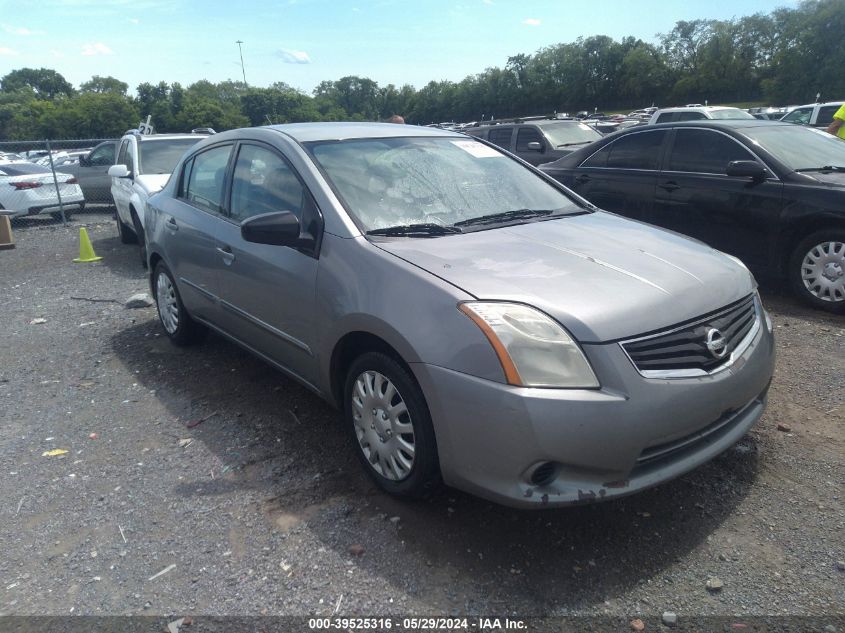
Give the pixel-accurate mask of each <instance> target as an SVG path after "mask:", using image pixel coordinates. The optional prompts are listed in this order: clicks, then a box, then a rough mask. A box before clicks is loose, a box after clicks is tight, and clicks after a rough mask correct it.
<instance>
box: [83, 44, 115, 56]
mask: <svg viewBox="0 0 845 633" xmlns="http://www.w3.org/2000/svg"><path fill="white" fill-rule="evenodd" d="M82 54H83V55H85V56H86V57H91V56H93V55H111V54H112V50H111V49H110V48H109V47H108V46H106V45H105V44H103V43H102V42H96V43H95V44H83V45H82Z"/></svg>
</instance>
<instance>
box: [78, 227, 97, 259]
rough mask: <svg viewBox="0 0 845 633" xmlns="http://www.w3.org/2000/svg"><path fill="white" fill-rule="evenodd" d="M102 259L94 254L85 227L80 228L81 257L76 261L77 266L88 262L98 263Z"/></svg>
mask: <svg viewBox="0 0 845 633" xmlns="http://www.w3.org/2000/svg"><path fill="white" fill-rule="evenodd" d="M101 259H103V258H102V257H97V253H95V252H94V247H93V246H91V240H90V239H89V238H88V231H86V230H85V227H84V226H81V227H79V257H78V258H76V259H74V260H73V261H75V262H76V263H77V264H79V263H87V262H98V261H100V260H101Z"/></svg>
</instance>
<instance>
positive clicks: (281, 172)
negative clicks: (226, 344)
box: [217, 142, 322, 384]
mask: <svg viewBox="0 0 845 633" xmlns="http://www.w3.org/2000/svg"><path fill="white" fill-rule="evenodd" d="M234 165H235V167H234V177H233V180H232V186H231V196H230V202H229V211H228V214H227V217H226V220H225V221H224V222H223V223H222V226H221V231H220V234H219V236H218V244H217V255H218V266H222V268H221V273H220V309H221V324H222V326H223V328H224V329H226V330H227V331H229V332H230V333H231V334H232V335H233V336H235V337H237V338H238V339H239V340H241V341H242V342H244V343H246V344H247V345H248V346H249V347H251V348H252V349H253V350H255V351H256V352H258V353H259V354H261V355H263V356H265V357H267V358H269V359H270V360H272V361H274V362H276V363H278V364H279V365H282V366H284V367H286V368H287V369H289V370H291V371H292V372H293V373H294V374H296V375H297V376H299V377H300V378H302V379H304V380H305V381H307V382H309V383H311V384H314V383H316V381H317V364H316V360H315V356H314V351H315V349H316V347H317V345H316V338H317V332H316V329H315V319H314V314H315V313H316V306H315V301H316V297H315V293H316V284H317V263H318V259H317V253H316V252H314V251H312V250H309V249H296V248H291V247H287V246H275V245H270V244H255V243H252V242H247V241H245V240H244V239H243V237H242V236H241V222H243V221H244V220H246V219H248V218H251V217H253V216H255V215H259V214H263V213H270V212H274V211H291V212H293V213H294V214H295V215H296V216H297V217H298V218H299V220H300V224H301V226H302V227H303V230H305V231H307V232H309V233H311V234H312V235H314V236H315V237H316V236H318V235H319V233H320V231H321V230H322V219H321V216H320V213H319V211H318V209H317V205H316V203H315V202H314V199H313V198H312V196H311V194H310V193H309V191H308V189H307V188H306V187H305V185H304V184H303V182H302V181H301V179H300V178H299V176H298V174H297V173H296V171H295V170H294V168H293V167H292V165H291V164H290V163H289V162H288V161H287V160H286V159H285V158H284V157H283V156H282V155H281V154H280V153H279V152H278V151H277V150H276V149H274V148H272V147H270V146H268V145H264V144H261V143H257V142H250V143H241V144H240V146H239V149H238V151H237V157H236V160H235V163H234Z"/></svg>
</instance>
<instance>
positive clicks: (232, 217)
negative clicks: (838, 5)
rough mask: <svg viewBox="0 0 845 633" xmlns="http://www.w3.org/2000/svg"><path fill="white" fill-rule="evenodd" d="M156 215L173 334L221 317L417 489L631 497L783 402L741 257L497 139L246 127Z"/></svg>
mask: <svg viewBox="0 0 845 633" xmlns="http://www.w3.org/2000/svg"><path fill="white" fill-rule="evenodd" d="M147 211H148V215H147V226H146V232H147V238H148V257H149V270H150V283H151V287H152V290H153V294H154V296H155V297H156V299H157V302H158V311H159V315H160V317H161V322H162V325H163V327H164V330H165V332H166V333H167V335H168V336H169V337H170V339H171V340H172V341H173V342H174V343H176V344H180V345H181V344H188V343H192V342H195V341H197V340H199V339H201V338H202V335H203V334H204V333H205V332H206V331H207V330H208V329H213V330H215V331H216V332H218V333H219V334H222V335H223V336H225V337H227V338H229V339H231V340H232V341H234V342H236V343H237V344H239V345H242V346H243V347H245V348H246V349H248V350H250V351H251V352H253V353H255V354H256V355H258V356H259V357H261V358H262V359H264V360H265V361H267V362H268V363H270V364H271V365H273V366H274V367H276V368H278V369H279V370H281V371H282V372H284V373H285V374H287V375H289V376H291V377H293V378H294V379H296V380H298V381H299V382H301V383H302V384H304V385H305V386H307V387H308V388H310V389H312V390H313V391H314V392H315V393H317V394H319V395H320V396H322V397H323V398H325V399H326V400H328V401H330V402H331V403H333V404H334V405H336V406H337V407H338V408H339V409H340V410H341V411H342V412H343V416H344V419H345V425H346V427H347V428H348V431H349V438H350V441H351V442H353V443H354V445H355V446H356V450H357V453H358V455H359V457H360V459H361V462H362V464H363V466H364V468H365V469H366V470H367V472H368V473H369V474H370V475H371V476H372V477H373V478H374V480H375V481H376V482H377V483H378V485H379V486H381V487H382V488H383V489H384V490H386V491H388V492H390V493H392V494H395V495H399V496H406V497H418V496H422V495H426V494H428V493H430V492H431V491H432V490H434V489H436V488H437V486H438V485H439V484H440V483H441V482H444V483H446V484H448V485H451V486H454V487H457V488H461V489H463V490H467V491H470V492H473V493H475V494H478V495H480V496H483V497H486V498H489V499H492V500H495V501H498V502H501V503H504V504H508V505H513V506H524V507H541V506H556V505H566V504H572V503H579V502H585V501H594V500H600V499H609V498H613V497H618V496H620V495H625V494H630V493H632V492H635V491H637V490H641V489H643V488H646V487H649V486H652V485H655V484H658V483H660V482H663V481H666V480H668V479H670V478H672V477H676V476H678V475H680V474H682V473H684V472H687V471H689V470H691V469H693V468H695V467H696V466H698V465H700V464H702V463H703V462H705V461H707V460H709V459H711V458H713V457H715V456H716V455H718V454H719V453H720V452H722V451H724V450H725V449H727V448H729V447H730V446H732V445H733V444H734V443H736V442H737V441H738V440H739V439H740V438H741V437H742V436H743V435H744V434H745V433H746V432H747V431H748V429H749V428H750V427H751V426H752V425H753V424H754V423H755V422H756V421H757V420H758V419H759V418H760V416H761V415H762V413H763V410H764V407H765V404H766V393H767V390H768V386H769V382H770V379H771V376H772V371H773V365H774V345H773V339H772V327H771V322H770V320H769V318H768V316H767V314H766V312H765V311H764V309H763V307H762V305H761V303H760V299H759V297H758V295H757V292H756V284H755V281H754V279H753V277H752V276H751V274H750V273H749V272H748V270H747V269H746V268H745V267H744V266H743V265H742V264H741V263H740V262H739V261H738V260H737V259H735V258H733V257H730V256H727V255H725V254H723V253H721V252H718V251H716V250H713V249H711V248H708V247H707V246H705V245H703V244H701V243H699V242H695V241H692V240H689V239H686V238H684V237H682V236H680V235H677V234H674V233H670V232H667V231H663V230H660V229H657V228H654V227H651V226H648V225H645V224H641V223H638V222H633V221H629V220H626V219H623V218H620V217H617V216H615V215H611V214H608V213H605V212H603V211H601V210H599V209H596V208H595V207H593V206H591V205H590V204H588V203H587V202H585V201H584V200H583V199H581V198H580V197H578V196H577V195H575V194H573V193H571V192H570V191H568V190H567V189H565V188H564V187H563V186H562V185H560V184H558V183H556V182H554V181H552V180H551V179H549V178H547V177H546V176H544V175H542V174H541V173H540V172H538V171H537V170H535V169H533V168H532V167H530V166H529V165H527V164H526V163H523V162H522V161H520V160H519V159H517V158H515V157H513V156H511V155H509V154H507V153H506V152H503V151H502V150H500V149H498V148H496V147H493V146H491V145H489V144H486V143H484V142H483V141H479V140H476V139H472V138H468V137H466V136H462V135H460V134H455V133H451V132H447V131H444V130H437V129H429V128H422V127H414V126H405V125H391V124H362V123H350V124H343V123H327V124H292V125H282V126H270V127H264V128H249V129H241V130H233V131H230V132H225V133H222V134H217V135H215V136H213V137H211V138H209V139H207V140H205V141H202V142H201V143H199V144H198V145H196V146H195V147H194V148H192V149H191V150H190V151H189V152H188V153H187V154H186V155H185V156H184V157H183V158H182V160H181V161H180V163H179V164H178V165H177V167H176V169H175V171H174V175H173V177H172V178H171V179H170V181H169V182H168V184H167V186H166V187H165V188H164V190H163V191H162V192H161V193H159V194H157V195H155V196H153V197H152V198H151V199H150V201H149V207H148V210H147Z"/></svg>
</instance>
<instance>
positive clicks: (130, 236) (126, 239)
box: [115, 214, 138, 244]
mask: <svg viewBox="0 0 845 633" xmlns="http://www.w3.org/2000/svg"><path fill="white" fill-rule="evenodd" d="M115 216H116V218H117V236H118V237H119V238H120V243H121V244H135V243H136V242H137V241H138V238H137V237H136V236H135V233H134V232H133V231H132V229H130V228H129V227H128V226H126V225H125V224H124V223H123V220H121V219H120V216H119V215H117V214H115Z"/></svg>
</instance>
